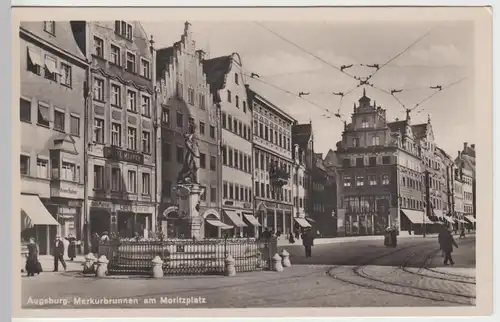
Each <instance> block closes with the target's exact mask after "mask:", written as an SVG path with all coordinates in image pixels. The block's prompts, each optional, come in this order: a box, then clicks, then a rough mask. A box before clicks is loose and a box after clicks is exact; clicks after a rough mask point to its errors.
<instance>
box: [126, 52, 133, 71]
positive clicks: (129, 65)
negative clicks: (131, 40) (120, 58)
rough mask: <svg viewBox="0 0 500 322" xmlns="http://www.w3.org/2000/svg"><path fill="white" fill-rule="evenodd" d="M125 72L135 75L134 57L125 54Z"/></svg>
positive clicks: (128, 53) (130, 54)
mask: <svg viewBox="0 0 500 322" xmlns="http://www.w3.org/2000/svg"><path fill="white" fill-rule="evenodd" d="M127 71H128V72H131V73H135V55H134V54H132V53H130V52H127Z"/></svg>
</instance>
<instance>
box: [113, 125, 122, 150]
mask: <svg viewBox="0 0 500 322" xmlns="http://www.w3.org/2000/svg"><path fill="white" fill-rule="evenodd" d="M121 137H122V126H121V124H118V123H112V124H111V145H114V146H121V145H122V140H121Z"/></svg>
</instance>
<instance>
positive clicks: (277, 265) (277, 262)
mask: <svg viewBox="0 0 500 322" xmlns="http://www.w3.org/2000/svg"><path fill="white" fill-rule="evenodd" d="M271 260H272V262H273V264H272V270H273V271H275V272H283V265H281V256H280V255H279V254H278V253H276V254H275V255H274V256H273V258H271Z"/></svg>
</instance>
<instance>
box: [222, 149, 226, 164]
mask: <svg viewBox="0 0 500 322" xmlns="http://www.w3.org/2000/svg"><path fill="white" fill-rule="evenodd" d="M221 154H222V164H224V165H227V147H226V146H225V145H224V146H223V147H221Z"/></svg>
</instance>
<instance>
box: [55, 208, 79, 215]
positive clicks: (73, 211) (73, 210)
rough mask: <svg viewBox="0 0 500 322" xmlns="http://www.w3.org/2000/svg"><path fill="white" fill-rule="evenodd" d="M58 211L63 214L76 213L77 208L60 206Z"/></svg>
mask: <svg viewBox="0 0 500 322" xmlns="http://www.w3.org/2000/svg"><path fill="white" fill-rule="evenodd" d="M58 212H59V214H61V215H76V208H72V207H64V206H59V210H58Z"/></svg>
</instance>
